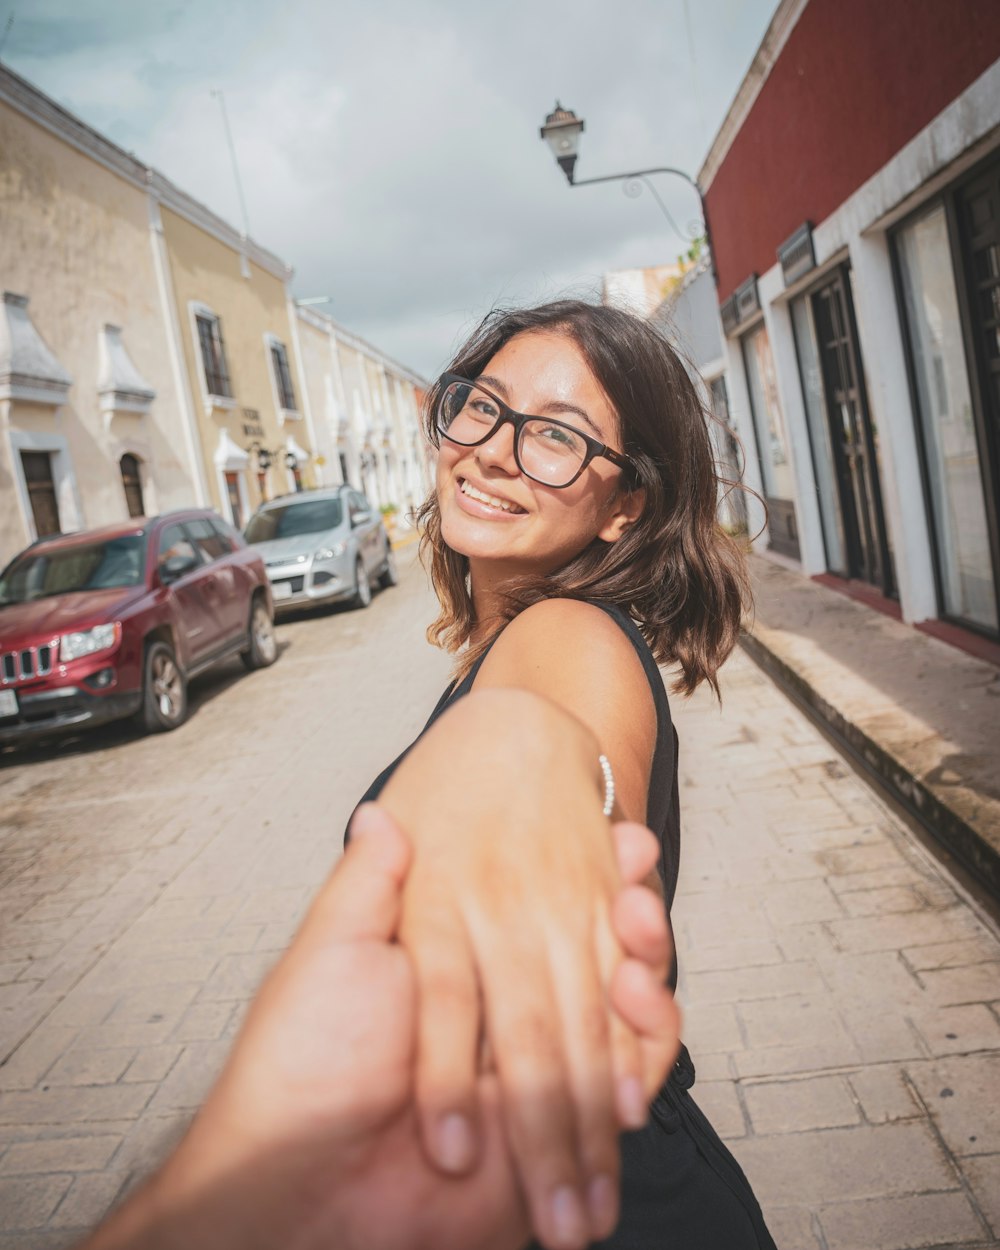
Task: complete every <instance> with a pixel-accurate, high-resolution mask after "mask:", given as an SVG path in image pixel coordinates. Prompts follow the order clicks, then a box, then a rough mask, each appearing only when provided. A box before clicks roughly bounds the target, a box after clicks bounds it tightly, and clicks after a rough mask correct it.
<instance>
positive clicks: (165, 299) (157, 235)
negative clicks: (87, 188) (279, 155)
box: [147, 189, 212, 508]
mask: <svg viewBox="0 0 1000 1250" xmlns="http://www.w3.org/2000/svg"><path fill="white" fill-rule="evenodd" d="M147 205H148V208H149V241H150V244H151V245H152V248H153V268H154V270H155V271H156V289H157V294H158V295H159V297H160V310H161V312H162V313H163V327H164V330H165V331H166V335H167V349H168V351H169V353H170V369H171V372H172V373H173V375H174V390H175V391H176V393H177V403H178V405H179V407H180V418H181V422H180V424H181V430H182V433H183V437H184V445H185V447H186V449H187V453H188V460H189V461H190V464H191V484H192V486H193V487H194V501H195V503H196V504H197V506H198V507H199V508H207V507H210V506H211V503H212V499H211V495H210V494H209V490H208V479H207V477H206V474H205V461H204V459H203V457H202V452H201V441H200V439H199V435H198V422H197V419H196V417H195V410H194V398H193V396H192V394H191V386H190V381H189V378H188V373H187V369H186V368H185V367H184V349H183V348H182V346H181V328H180V323H179V322H178V320H177V302H176V300H175V298H174V284H173V281H172V279H171V277H170V258H169V257H168V256H167V245H166V243H165V242H164V238H163V223H162V221H161V220H160V204H159V201H158V200H157V199H156V196H155V195H154V193H153V191H152V189H150V191H149V194H148V197H147Z"/></svg>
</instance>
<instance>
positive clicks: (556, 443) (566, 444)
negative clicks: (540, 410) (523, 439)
mask: <svg viewBox="0 0 1000 1250" xmlns="http://www.w3.org/2000/svg"><path fill="white" fill-rule="evenodd" d="M531 437H532V438H536V439H538V441H539V442H543V443H549V444H551V445H552V446H553V447H555V448H557V449H558V450H560V451H573V452H577V453H578V454H579V453H580V452H581V450H582V448H583V439H582V438H581V437H580V435H579V434H577V433H576V431H575V430H569V429H567V428H566V427H565V426H564V425H543V424H541V423H533V424H532V426H531Z"/></svg>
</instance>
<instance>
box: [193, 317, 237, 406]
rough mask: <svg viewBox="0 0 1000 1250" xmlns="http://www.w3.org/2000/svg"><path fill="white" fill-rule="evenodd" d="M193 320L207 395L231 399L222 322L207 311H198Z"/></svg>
mask: <svg viewBox="0 0 1000 1250" xmlns="http://www.w3.org/2000/svg"><path fill="white" fill-rule="evenodd" d="M195 321H196V322H197V325H198V346H199V347H200V348H201V362H202V365H203V366H204V369H205V389H206V390H207V391H208V393H209V395H219V396H221V397H222V398H223V399H232V397H233V388H232V384H231V383H230V381H229V366H228V365H227V364H226V345H225V343H224V342H223V341H222V323H221V322H220V321H219V318H218V317H213V316H211V315H210V314H207V313H198V314H197V315H196V316H195Z"/></svg>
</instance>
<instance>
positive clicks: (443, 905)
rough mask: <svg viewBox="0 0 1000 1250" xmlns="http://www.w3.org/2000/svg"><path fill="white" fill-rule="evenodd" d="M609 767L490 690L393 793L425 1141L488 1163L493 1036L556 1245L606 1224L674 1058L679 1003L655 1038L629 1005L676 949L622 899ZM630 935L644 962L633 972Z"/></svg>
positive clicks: (535, 1190)
mask: <svg viewBox="0 0 1000 1250" xmlns="http://www.w3.org/2000/svg"><path fill="white" fill-rule="evenodd" d="M597 757H598V749H597V746H596V742H595V740H594V738H593V735H592V734H590V733H589V731H588V730H586V729H585V728H584V727H583V726H582V725H580V724H579V722H577V721H576V720H575V719H574V718H572V717H571V716H569V715H568V714H567V713H565V712H564V711H562V710H561V709H559V708H558V707H556V706H555V705H554V704H551V703H549V702H548V701H546V700H544V699H541V698H540V697H538V696H536V695H532V694H529V693H527V692H525V691H518V690H507V689H505V690H500V689H496V690H486V691H482V692H478V693H475V694H473V695H471V696H469V697H468V698H467V699H463V700H461V701H460V702H459V703H457V704H456V705H454V707H452V708H451V709H450V710H449V711H448V712H447V713H446V714H445V715H444V716H443V717H442V718H441V719H440V720H439V721H438V722H437V723H436V724H435V726H434V727H433V728H432V729H431V730H430V731H429V732H428V733H427V734H425V735H424V737H423V738H422V739H421V740H420V741H419V742H418V744H417V746H416V747H415V748H414V749H413V751H411V752H410V754H409V755H408V756H407V757H406V759H405V760H404V761H403V763H402V764H401V765H400V767H399V768H398V769H397V771H396V773H395V774H394V776H393V778H392V780H391V781H390V783H389V784H388V786H387V787H386V789H385V790H384V791H383V794H382V796H381V802H382V804H383V805H384V806H385V807H386V808H387V809H388V811H390V812H391V813H392V814H393V815H394V816H395V817H396V818H397V819H398V820H399V822H400V824H401V825H402V826H403V827H404V828H405V829H406V831H407V833H408V835H409V836H410V837H411V839H412V842H413V845H414V849H415V857H414V864H413V867H412V870H411V873H410V877H409V880H408V881H407V884H406V887H405V891H404V905H403V916H402V924H401V929H400V934H401V939H402V942H403V944H404V946H405V947H406V949H407V950H408V952H409V954H410V955H411V957H412V959H413V961H414V965H415V968H416V975H417V982H418V986H419V1008H420V1009H419V1015H418V1038H417V1089H416V1093H417V1101H418V1104H419V1107H420V1116H421V1131H422V1134H423V1138H424V1142H425V1144H426V1147H427V1150H428V1152H429V1154H430V1156H431V1157H432V1158H433V1159H434V1160H436V1161H437V1163H438V1165H439V1166H440V1167H442V1168H444V1169H446V1170H448V1171H449V1172H451V1173H453V1174H454V1175H456V1176H460V1175H463V1174H468V1173H470V1172H472V1170H473V1169H476V1168H478V1167H480V1166H481V1165H482V1161H483V1160H484V1159H485V1158H486V1157H487V1155H486V1154H485V1153H484V1151H486V1150H488V1147H489V1133H490V1132H491V1131H492V1128H493V1126H492V1124H491V1123H489V1122H487V1120H486V1118H485V1117H484V1109H483V1105H482V1101H481V1099H480V1097H479V1095H478V1087H479V1081H480V1080H481V1079H482V1078H481V1076H480V1074H479V1068H480V1064H479V1057H480V1053H481V1043H482V1042H483V1041H485V1042H486V1043H487V1045H488V1048H489V1051H490V1053H491V1054H492V1057H493V1061H494V1063H495V1067H496V1073H497V1079H498V1082H499V1091H500V1097H501V1100H502V1117H503V1127H504V1130H505V1133H506V1137H507V1141H508V1144H509V1148H510V1151H511V1155H512V1158H513V1160H514V1166H515V1167H516V1169H517V1174H518V1180H519V1183H520V1187H521V1190H522V1192H523V1194H524V1196H525V1198H526V1201H527V1203H528V1207H529V1211H530V1217H531V1224H532V1228H533V1230H534V1233H535V1235H536V1236H537V1237H538V1238H539V1240H541V1241H543V1242H544V1243H545V1244H546V1245H547V1246H549V1247H550V1248H551V1250H563V1248H566V1250H571V1248H575V1247H580V1246H583V1245H585V1244H587V1243H588V1242H589V1241H590V1240H596V1239H598V1238H601V1237H604V1236H607V1235H608V1234H609V1233H610V1232H611V1231H612V1229H613V1228H614V1225H615V1223H616V1221H617V1213H618V1171H619V1149H618V1136H619V1133H620V1131H621V1129H622V1128H625V1127H639V1126H640V1125H641V1124H643V1123H645V1119H646V1114H647V1107H648V1102H649V1099H650V1098H651V1096H652V1095H653V1093H654V1092H655V1090H656V1089H657V1088H658V1087H659V1085H660V1083H661V1082H662V1080H663V1078H664V1076H665V1074H666V1071H667V1069H668V1067H669V1064H670V1062H672V1060H673V1058H674V1056H675V1053H676V1049H677V1031H678V1020H677V1015H676V1009H675V1008H674V1006H673V1000H672V999H670V998H669V997H668V996H665V995H662V994H661V996H660V998H659V1000H658V1006H657V1007H656V1012H657V1013H658V1014H657V1015H656V1018H655V1021H654V1020H652V1019H649V1020H646V1021H645V1022H644V1024H645V1025H646V1028H643V1027H640V1026H639V1025H638V1024H637V1023H636V1020H635V1018H629V1016H628V1013H626V1012H623V1011H622V1010H621V1004H622V999H623V996H624V997H625V998H629V997H630V996H641V995H642V994H643V993H645V994H646V995H647V996H648V995H649V994H650V992H651V990H652V991H655V989H656V984H655V978H656V976H657V975H658V976H659V978H660V988H661V990H662V979H663V976H664V975H665V970H666V964H667V959H668V957H669V951H668V949H667V938H666V928H665V924H664V918H663V912H662V905H661V904H660V903H659V902H658V901H657V900H656V899H655V897H654V896H653V894H652V893H651V892H650V891H647V890H641V889H638V888H636V889H633V890H626V891H625V893H624V894H621V893H620V892H621V881H622V878H621V874H620V871H619V866H618V864H617V863H616V859H615V846H614V842H613V840H612V838H611V837H610V836H609V825H608V822H607V820H606V819H605V818H604V817H603V815H602V813H601V803H600V794H601V793H603V782H602V781H601V776H600V771H599V768H598V764H597ZM647 836H649V835H648V834H647ZM654 847H655V843H654ZM654 860H655V849H654V852H653V854H652V855H651V856H648V857H647V860H646V862H645V866H644V869H643V871H644V872H647V871H648V870H649V869H650V867H651V866H652V863H653V862H654ZM636 879H637V878H636ZM616 928H617V933H616ZM623 942H625V943H626V944H629V943H634V945H631V946H630V950H631V953H637V954H640V955H641V957H642V958H644V959H645V960H646V963H645V964H642V963H636V962H635V961H634V960H628V961H625V962H622V960H623V949H622V943H623ZM651 967H652V968H655V973H654V972H652V971H651ZM615 1008H618V1009H617V1010H616V1009H615ZM654 1024H655V1026H656V1027H651V1026H652V1025H654ZM644 1032H648V1033H651V1034H654V1036H652V1037H650V1036H643V1035H642V1034H643V1033H644ZM473 1174H474V1173H473Z"/></svg>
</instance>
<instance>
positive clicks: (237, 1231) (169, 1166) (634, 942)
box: [84, 805, 677, 1250]
mask: <svg viewBox="0 0 1000 1250" xmlns="http://www.w3.org/2000/svg"><path fill="white" fill-rule="evenodd" d="M352 833H353V834H354V835H355V836H354V839H353V841H352V843H351V846H350V847H349V848H348V850H347V852H346V854H345V856H344V859H343V860H342V861H341V863H340V865H338V867H337V869H336V870H335V871H334V873H333V874H332V876H331V877H330V879H329V880H328V881H327V883H326V885H325V886H324V887H323V889H322V890H321V891H320V893H319V895H318V897H317V899H316V901H315V902H314V904H313V906H312V909H311V910H310V912H309V915H308V916H307V918H306V920H305V922H304V924H303V926H302V928H301V929H300V931H299V933H298V935H297V936H296V938H295V940H294V942H293V943H292V945H291V947H290V948H289V950H288V951H287V952H286V954H285V955H284V956H283V958H282V959H281V960H280V961H279V963H278V964H277V965H276V967H275V968H274V970H273V971H272V972H271V974H270V975H269V977H268V978H267V979H266V981H265V982H264V985H263V986H262V988H261V990H260V992H259V994H258V996H257V998H256V999H255V1001H254V1004H253V1006H252V1007H251V1010H250V1012H249V1014H248V1017H247V1020H246V1022H245V1024H244V1026H243V1030H242V1031H241V1033H240V1036H239V1038H238V1039H237V1041H236V1044H235V1047H234V1050H233V1052H232V1054H231V1056H230V1059H229V1061H228V1063H227V1065H226V1068H225V1069H224V1071H223V1074H222V1076H221V1077H220V1079H219V1081H218V1082H217V1084H216V1086H215V1087H214V1089H213V1090H212V1092H211V1093H210V1094H209V1097H208V1099H207V1100H206V1102H205V1105H204V1107H203V1108H202V1110H201V1112H200V1113H199V1114H198V1116H197V1118H196V1119H195V1121H194V1124H193V1125H192V1128H191V1130H190V1131H189V1133H188V1134H187V1136H186V1137H185V1138H184V1140H183V1141H182V1143H181V1145H180V1146H179V1147H178V1149H177V1150H176V1151H175V1153H174V1155H173V1156H172V1157H171V1158H170V1160H168V1162H167V1163H166V1165H165V1166H164V1168H163V1169H162V1170H161V1172H160V1173H159V1174H158V1175H157V1176H156V1177H155V1178H154V1179H153V1181H152V1182H150V1183H148V1184H147V1185H146V1186H145V1187H143V1188H142V1189H140V1190H139V1191H138V1192H137V1193H136V1194H135V1195H134V1196H133V1197H132V1198H131V1199H130V1200H129V1201H128V1202H127V1203H126V1204H125V1205H124V1207H122V1208H120V1209H119V1210H118V1211H117V1212H115V1213H114V1214H113V1215H112V1216H111V1217H110V1219H109V1220H108V1221H107V1222H106V1223H105V1224H104V1225H103V1226H102V1227H101V1228H100V1229H99V1230H98V1231H97V1232H96V1233H95V1234H94V1235H93V1237H92V1238H91V1239H90V1240H89V1241H88V1242H87V1243H86V1246H85V1248H84V1250H139V1247H142V1250H202V1248H203V1247H204V1248H206V1250H207V1248H208V1247H211V1250H265V1248H266V1250H278V1248H279V1247H280V1250H424V1248H425V1247H426V1250H517V1248H518V1247H520V1246H522V1245H523V1244H524V1242H525V1241H526V1240H527V1237H528V1234H529V1219H528V1215H527V1212H526V1210H525V1207H524V1204H523V1202H522V1199H521V1194H520V1190H519V1188H518V1183H517V1178H516V1176H515V1173H514V1168H513V1164H512V1162H511V1159H510V1155H509V1152H508V1149H507V1143H506V1141H505V1137H504V1132H503V1123H502V1118H501V1113H500V1102H499V1088H498V1083H497V1080H496V1077H495V1076H493V1075H480V1076H478V1077H477V1078H476V1083H475V1091H474V1096H475V1099H476V1104H477V1110H478V1120H477V1123H478V1128H479V1138H478V1158H479V1165H478V1167H477V1168H476V1169H475V1170H474V1171H472V1172H470V1173H469V1174H468V1175H463V1176H450V1175H446V1174H443V1173H442V1172H441V1171H439V1170H438V1169H437V1168H435V1167H433V1166H431V1165H430V1164H429V1163H428V1162H427V1160H426V1156H425V1154H424V1151H423V1149H422V1144H421V1140H420V1133H419V1124H418V1119H417V1115H416V1112H415V1109H414V1106H413V1092H414V1091H413V1061H414V1055H415V1047H416V999H417V984H416V980H415V977H414V974H413V968H412V965H411V962H410V960H409V958H408V956H407V954H406V952H405V950H404V949H403V948H402V947H401V946H399V945H396V944H395V943H394V942H393V938H394V937H395V935H396V933H397V929H398V923H399V915H400V906H401V896H400V891H401V888H402V883H403V881H404V879H405V876H406V873H407V871H408V868H409V863H410V851H409V847H408V844H407V842H406V839H405V838H404V837H403V836H402V834H401V833H400V832H399V830H398V829H397V828H396V827H395V825H394V824H393V822H392V820H391V819H390V818H389V816H388V815H387V813H386V812H384V811H382V810H380V808H378V807H376V806H373V805H369V806H367V807H365V808H361V809H359V811H358V813H357V814H356V816H355V819H354V822H353V826H352ZM614 845H615V851H616V853H617V856H618V861H619V864H620V868H621V873H622V876H623V878H624V881H625V883H626V884H625V885H624V886H623V887H622V889H621V890H620V892H619V893H618V895H617V898H616V900H615V902H614V904H613V907H612V911H613V917H614V923H615V925H616V929H617V933H618V937H619V939H620V940H621V942H622V944H623V946H624V947H625V949H626V952H627V954H628V958H626V959H625V960H624V962H622V963H621V964H620V965H619V967H618V969H617V971H616V973H615V975H614V977H613V979H612V984H611V1001H612V1003H613V1005H614V1007H615V1009H616V1011H618V1012H620V1013H621V1015H622V1016H623V1018H624V1019H625V1020H627V1021H628V1023H629V1025H630V1026H631V1028H632V1029H634V1030H635V1031H636V1033H637V1035H638V1036H639V1037H640V1039H641V1041H640V1046H641V1047H642V1048H643V1051H644V1055H645V1062H646V1063H647V1065H648V1067H649V1068H650V1070H652V1069H654V1068H655V1069H656V1071H657V1072H658V1073H659V1074H660V1075H662V1073H663V1072H665V1070H666V1068H667V1066H668V1065H669V1063H670V1061H671V1060H672V1058H673V1056H674V1053H675V1050H676V1039H677V1013H676V1009H675V1007H674V1005H673V1000H672V998H671V996H670V995H669V994H668V993H667V991H666V990H665V989H664V988H663V984H662V979H658V971H659V967H660V965H662V964H663V963H664V962H665V960H666V958H667V954H668V952H667V937H666V927H665V924H664V919H663V913H662V910H661V909H659V908H658V906H657V904H656V901H655V899H654V898H653V896H652V894H651V893H650V892H649V891H648V890H646V889H645V888H644V887H641V886H640V885H638V884H628V883H637V882H639V881H641V880H642V878H643V877H644V876H645V875H646V873H647V872H648V871H649V869H650V867H651V866H652V864H653V862H654V860H655V857H656V844H655V840H654V839H653V837H652V835H651V834H650V833H649V831H648V830H646V829H643V828H642V827H641V826H637V825H627V824H623V825H620V826H616V827H615V829H614ZM654 968H656V969H657V972H654V971H653V969H654Z"/></svg>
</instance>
